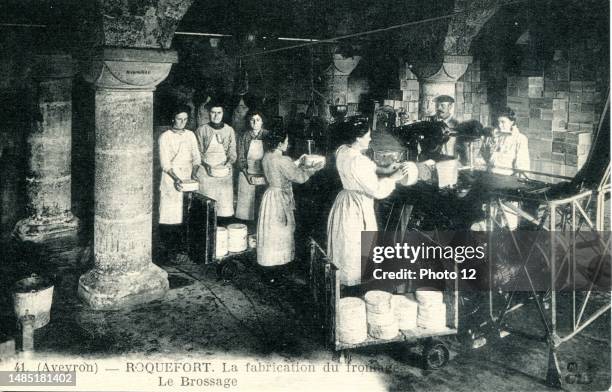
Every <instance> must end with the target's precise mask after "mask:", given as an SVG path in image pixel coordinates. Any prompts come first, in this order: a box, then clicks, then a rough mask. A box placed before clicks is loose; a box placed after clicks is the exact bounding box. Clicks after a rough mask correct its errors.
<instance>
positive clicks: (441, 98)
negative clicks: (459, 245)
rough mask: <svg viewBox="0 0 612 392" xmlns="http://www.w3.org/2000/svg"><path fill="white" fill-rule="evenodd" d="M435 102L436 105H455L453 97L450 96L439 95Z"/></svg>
mask: <svg viewBox="0 0 612 392" xmlns="http://www.w3.org/2000/svg"><path fill="white" fill-rule="evenodd" d="M435 101H436V103H442V102H450V103H455V99H454V98H453V97H451V96H450V95H439V96H437V97H436V99H435Z"/></svg>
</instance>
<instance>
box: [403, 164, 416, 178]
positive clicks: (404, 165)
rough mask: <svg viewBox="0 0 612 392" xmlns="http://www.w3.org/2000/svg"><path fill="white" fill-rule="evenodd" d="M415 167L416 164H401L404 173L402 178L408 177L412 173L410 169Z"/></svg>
mask: <svg viewBox="0 0 612 392" xmlns="http://www.w3.org/2000/svg"><path fill="white" fill-rule="evenodd" d="M412 165H414V162H402V163H401V164H400V171H401V173H402V177H404V176H406V175H408V173H410V168H411V167H412Z"/></svg>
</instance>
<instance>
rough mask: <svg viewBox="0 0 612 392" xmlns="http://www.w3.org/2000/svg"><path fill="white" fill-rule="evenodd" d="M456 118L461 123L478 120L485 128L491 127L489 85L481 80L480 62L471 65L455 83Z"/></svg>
mask: <svg viewBox="0 0 612 392" xmlns="http://www.w3.org/2000/svg"><path fill="white" fill-rule="evenodd" d="M455 118H456V119H457V120H458V121H459V122H461V121H468V120H478V121H480V123H481V124H482V125H483V126H490V125H491V108H490V105H489V103H488V97H487V83H486V81H483V80H482V79H481V72H480V62H478V61H475V62H473V63H472V64H470V65H469V66H468V68H467V70H466V71H465V73H464V74H463V76H461V77H460V78H459V80H458V81H457V83H455Z"/></svg>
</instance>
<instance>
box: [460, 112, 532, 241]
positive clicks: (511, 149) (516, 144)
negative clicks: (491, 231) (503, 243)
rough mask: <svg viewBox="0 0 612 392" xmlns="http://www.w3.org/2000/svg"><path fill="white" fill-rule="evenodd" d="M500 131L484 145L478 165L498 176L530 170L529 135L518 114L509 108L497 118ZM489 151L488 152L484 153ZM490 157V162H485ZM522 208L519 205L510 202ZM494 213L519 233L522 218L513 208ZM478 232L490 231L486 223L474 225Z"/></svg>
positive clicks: (495, 210) (478, 158)
mask: <svg viewBox="0 0 612 392" xmlns="http://www.w3.org/2000/svg"><path fill="white" fill-rule="evenodd" d="M497 123H498V129H497V130H496V131H495V137H494V139H493V141H492V142H491V143H487V144H486V145H485V146H483V149H482V151H481V154H480V156H478V157H477V158H476V164H477V165H478V166H481V167H482V166H486V167H487V168H489V169H490V170H491V172H493V173H495V174H502V175H508V176H511V175H517V173H518V171H521V170H529V169H530V164H531V163H530V159H529V145H528V139H527V136H525V135H524V134H522V133H521V132H520V131H519V129H518V127H517V126H516V115H515V113H514V111H512V109H510V108H505V109H504V110H502V111H501V112H500V113H499V114H498V115H497ZM485 149H486V150H488V151H486V153H485V151H484V150H485ZM484 156H486V157H487V158H488V159H484ZM507 203H508V204H509V205H511V206H513V207H515V208H519V203H518V202H507ZM493 213H495V214H498V215H501V216H503V218H504V220H503V221H505V222H506V225H507V227H508V229H510V230H516V229H517V228H518V225H519V222H520V219H519V216H518V215H517V213H516V212H514V211H513V210H512V208H509V207H503V208H502V210H501V211H498V210H497V209H494V211H493ZM472 230H474V231H484V230H486V224H485V222H484V221H480V222H476V223H474V224H473V225H472Z"/></svg>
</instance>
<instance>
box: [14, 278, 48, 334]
mask: <svg viewBox="0 0 612 392" xmlns="http://www.w3.org/2000/svg"><path fill="white" fill-rule="evenodd" d="M52 302H53V284H52V283H51V281H50V280H49V279H45V278H43V277H40V276H38V275H36V274H32V275H31V276H30V277H29V278H25V279H21V280H19V281H17V283H15V285H14V286H13V304H14V308H15V315H16V316H17V320H20V319H21V318H22V317H23V316H25V315H32V316H34V329H38V328H41V327H44V326H45V325H47V324H48V323H49V320H50V319H51V303H52Z"/></svg>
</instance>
